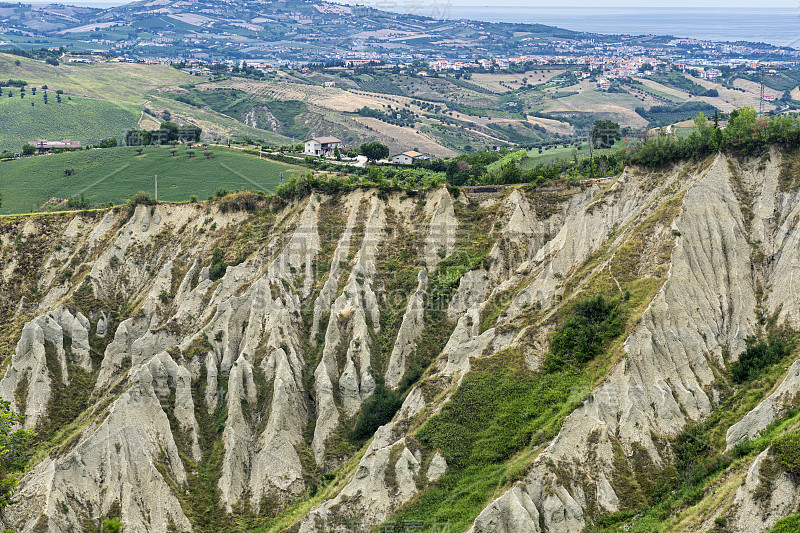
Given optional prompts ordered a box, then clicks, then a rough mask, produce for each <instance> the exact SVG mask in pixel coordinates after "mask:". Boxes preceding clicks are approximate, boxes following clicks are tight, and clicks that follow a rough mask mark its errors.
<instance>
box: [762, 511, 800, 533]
mask: <svg viewBox="0 0 800 533" xmlns="http://www.w3.org/2000/svg"><path fill="white" fill-rule="evenodd" d="M797 531H800V514H794V515H791V516H787V517H786V518H783V519H781V520H778V523H777V524H775V526H774V527H773V528H772V529H770V530H769V531H768V532H767V533H796V532H797Z"/></svg>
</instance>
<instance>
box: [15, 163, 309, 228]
mask: <svg viewBox="0 0 800 533" xmlns="http://www.w3.org/2000/svg"><path fill="white" fill-rule="evenodd" d="M176 150H177V151H176V153H175V156H174V157H173V156H172V153H171V150H170V149H169V148H167V147H160V148H159V147H147V148H146V149H145V150H144V151H143V153H142V154H141V155H137V154H136V151H135V149H134V148H129V147H123V148H108V149H103V150H89V151H80V152H71V153H64V154H57V155H48V156H38V157H29V158H23V159H19V160H14V161H7V162H4V163H0V190H2V191H3V195H4V200H3V205H2V208H0V214H7V213H24V212H27V211H30V210H32V209H35V208H37V206H41V205H43V204H44V203H45V202H48V201H49V200H50V199H51V198H69V197H71V196H73V195H80V194H83V195H84V197H85V200H86V201H87V202H89V203H93V204H105V203H107V202H115V203H119V202H121V201H123V200H125V199H126V198H130V197H131V196H133V195H134V194H136V192H137V191H140V190H144V191H153V190H154V181H155V180H154V178H155V175H156V174H158V198H159V200H165V201H185V200H188V199H189V197H190V196H191V195H197V196H198V197H200V198H206V197H208V196H210V195H212V194H214V193H215V192H216V191H217V190H218V189H220V188H222V189H227V190H239V189H241V188H242V187H244V188H246V189H249V190H264V191H265V192H271V191H274V190H275V189H276V188H277V186H278V183H279V181H280V173H281V172H282V171H288V172H287V174H286V175H285V177H286V178H287V179H288V177H289V174H288V173H290V172H294V169H293V167H291V166H290V165H286V164H283V163H275V162H272V161H266V160H259V159H258V158H256V157H253V156H250V155H246V154H241V153H238V152H235V151H232V150H226V149H222V148H216V147H214V148H212V149H211V152H212V153H211V159H207V158H206V157H204V156H203V155H202V154H203V152H202V150H200V149H198V150H196V152H197V153H196V154H195V156H194V157H191V158H190V157H188V155H187V153H186V149H185V148H183V147H176ZM66 169H71V170H73V171H74V173H73V174H72V175H71V176H68V175H66V174H65V172H64V171H65V170H66Z"/></svg>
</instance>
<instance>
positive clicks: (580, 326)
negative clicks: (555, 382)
mask: <svg viewBox="0 0 800 533" xmlns="http://www.w3.org/2000/svg"><path fill="white" fill-rule="evenodd" d="M618 304H619V301H618V300H617V299H613V300H607V299H605V298H603V296H602V295H599V294H598V295H597V296H594V297H592V298H587V299H585V300H581V301H579V302H576V303H575V304H574V306H573V316H572V317H571V318H570V319H569V320H567V321H566V322H565V323H564V324H563V325H562V326H561V327H560V328H559V329H558V331H556V333H555V335H553V339H552V341H551V342H550V353H549V354H548V356H547V361H546V369H547V371H548V372H551V371H554V370H557V369H558V368H561V367H562V366H563V365H564V364H568V365H575V366H580V365H583V364H585V363H587V362H589V361H591V360H592V359H594V358H595V357H596V356H597V355H599V354H600V353H601V352H602V351H603V348H604V346H605V343H606V341H607V340H609V339H612V338H614V337H616V336H618V335H620V334H621V333H622V318H621V317H620V315H619V308H618Z"/></svg>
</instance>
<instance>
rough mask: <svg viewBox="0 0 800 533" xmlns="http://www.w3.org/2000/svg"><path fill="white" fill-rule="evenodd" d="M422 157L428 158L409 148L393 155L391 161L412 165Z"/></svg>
mask: <svg viewBox="0 0 800 533" xmlns="http://www.w3.org/2000/svg"><path fill="white" fill-rule="evenodd" d="M422 159H428V157H427V156H425V155H423V154H421V153H419V152H416V151H414V150H409V151H408V152H403V153H402V154H397V155H393V156H392V163H395V164H398V165H413V164H414V162H416V161H420V160H422Z"/></svg>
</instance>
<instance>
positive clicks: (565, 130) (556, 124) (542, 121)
mask: <svg viewBox="0 0 800 533" xmlns="http://www.w3.org/2000/svg"><path fill="white" fill-rule="evenodd" d="M528 122H530V123H531V124H538V125H540V126H541V127H543V128H544V129H546V130H547V131H548V132H554V133H560V134H562V135H572V134H573V133H575V127H574V126H572V124H568V123H566V122H561V121H560V120H553V119H551V118H540V117H534V116H531V115H528Z"/></svg>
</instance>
